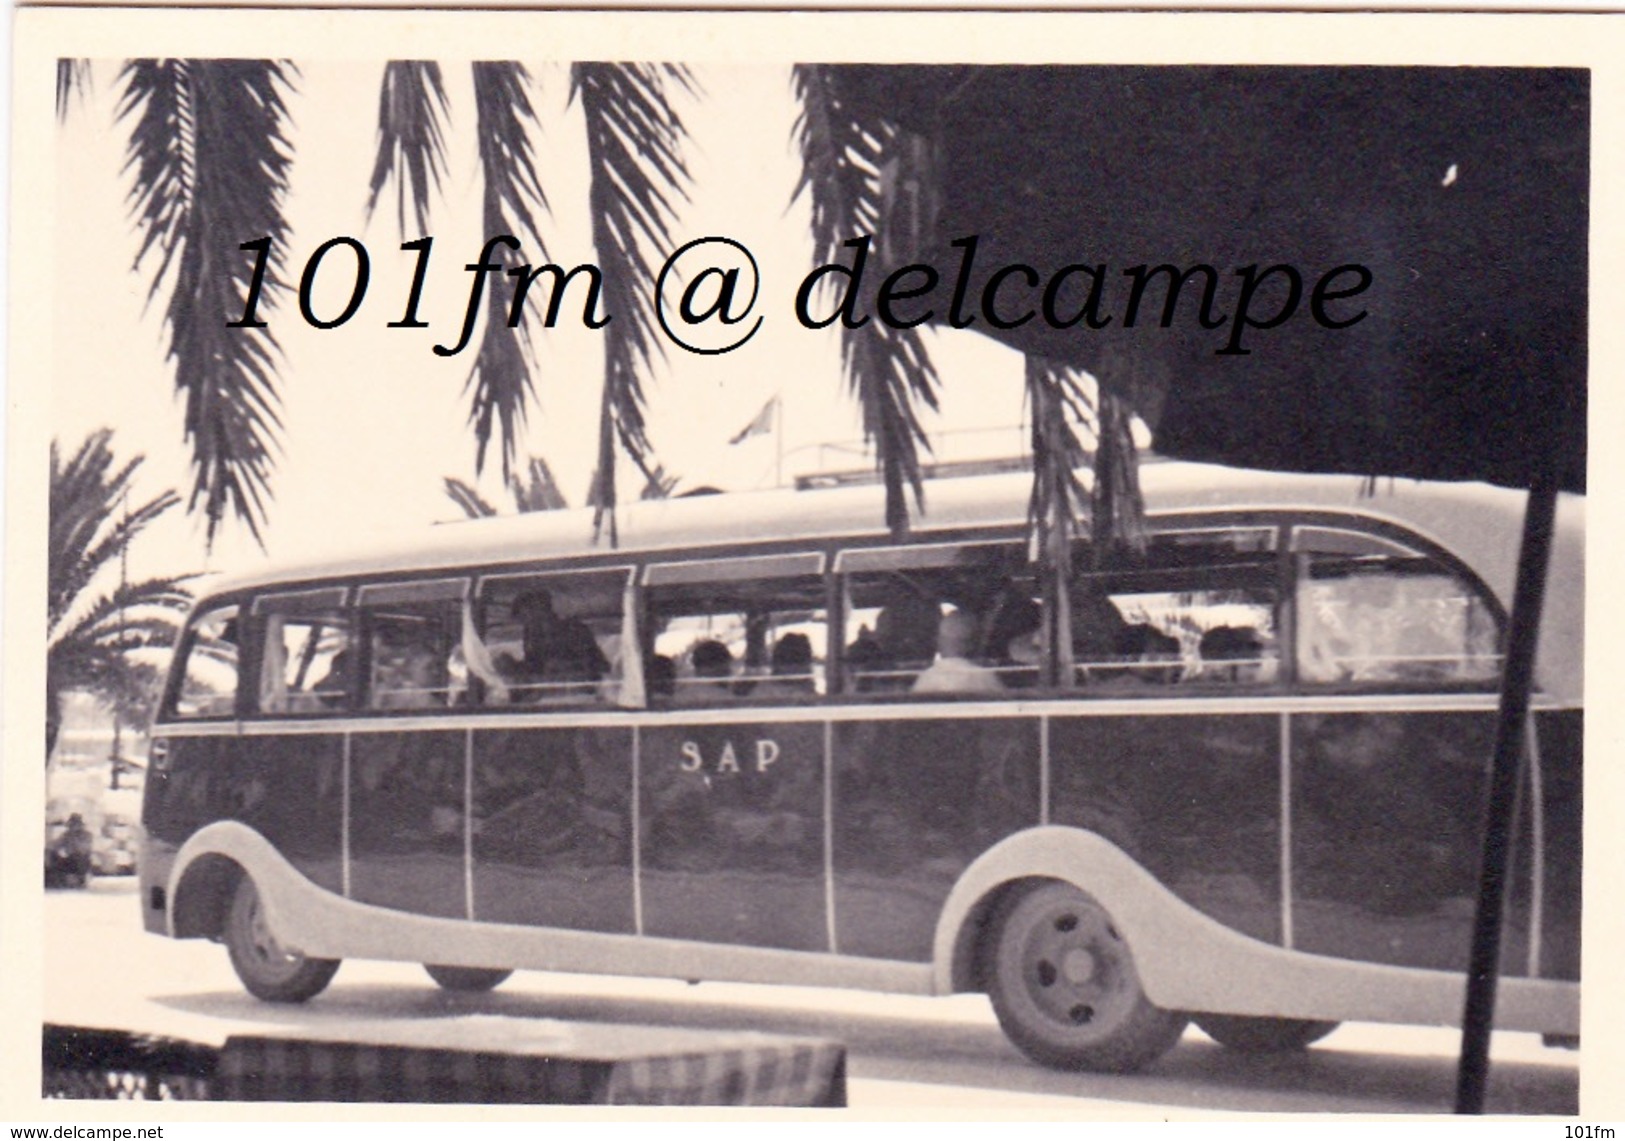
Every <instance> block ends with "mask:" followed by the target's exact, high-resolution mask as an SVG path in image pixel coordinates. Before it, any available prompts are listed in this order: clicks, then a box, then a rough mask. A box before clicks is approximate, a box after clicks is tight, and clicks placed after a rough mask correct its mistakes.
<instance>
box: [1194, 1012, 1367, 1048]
mask: <svg viewBox="0 0 1625 1141" xmlns="http://www.w3.org/2000/svg"><path fill="white" fill-rule="evenodd" d="M1195 1022H1196V1025H1197V1026H1198V1027H1199V1028H1200V1029H1201V1031H1202V1033H1204V1034H1206V1035H1207V1036H1208V1037H1209V1038H1211V1039H1213V1040H1214V1041H1215V1042H1217V1043H1218V1044H1219V1045H1221V1046H1224V1047H1227V1048H1229V1049H1231V1050H1239V1051H1240V1052H1242V1053H1244V1054H1290V1053H1292V1052H1294V1051H1296V1050H1305V1049H1308V1047H1309V1045H1310V1043H1312V1042H1319V1041H1320V1040H1321V1039H1322V1038H1324V1037H1326V1035H1328V1034H1330V1033H1331V1032H1332V1031H1333V1030H1336V1029H1337V1028H1338V1026H1339V1025H1341V1023H1337V1022H1319V1021H1316V1020H1314V1019H1309V1018H1257V1017H1252V1016H1248V1015H1243V1014H1198V1015H1196V1017H1195Z"/></svg>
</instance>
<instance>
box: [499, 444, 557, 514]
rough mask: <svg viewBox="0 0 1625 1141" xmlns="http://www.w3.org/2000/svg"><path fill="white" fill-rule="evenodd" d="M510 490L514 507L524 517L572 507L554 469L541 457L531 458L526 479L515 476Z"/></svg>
mask: <svg viewBox="0 0 1625 1141" xmlns="http://www.w3.org/2000/svg"><path fill="white" fill-rule="evenodd" d="M509 489H510V490H511V491H512V492H513V501H514V506H516V507H517V508H519V512H520V514H522V515H523V514H529V513H530V512H533V511H562V510H564V509H565V508H566V507H568V506H570V504H569V502H568V501H567V500H566V499H565V498H564V492H563V491H562V490H561V489H560V488H559V481H558V480H556V479H554V478H553V469H552V468H550V467H548V466H547V461H546V460H544V459H542V457H540V456H532V457H531V461H530V464H529V465H528V467H527V468H526V474H525V478H524V479H520V478H519V477H518V476H515V477H514V478H513V480H512V482H511V483H510V484H509Z"/></svg>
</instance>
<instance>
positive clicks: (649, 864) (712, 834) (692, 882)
mask: <svg viewBox="0 0 1625 1141" xmlns="http://www.w3.org/2000/svg"><path fill="white" fill-rule="evenodd" d="M639 761H640V769H641V785H640V788H639V797H640V808H641V816H642V819H641V821H640V836H641V840H642V846H643V851H642V866H641V871H642V876H643V929H644V933H645V934H648V935H658V936H666V937H670V938H674V939H696V940H701V941H704V942H708V943H744V944H749V945H752V946H757V947H781V948H785V949H788V950H796V951H824V950H828V949H829V934H828V931H829V925H828V921H827V919H826V916H825V906H824V727H823V725H821V724H819V723H816V722H813V723H809V722H800V723H790V724H782V723H781V724H774V723H756V724H750V723H746V724H728V725H671V726H668V725H661V726H658V727H655V728H646V729H643V730H641V731H640V742H639Z"/></svg>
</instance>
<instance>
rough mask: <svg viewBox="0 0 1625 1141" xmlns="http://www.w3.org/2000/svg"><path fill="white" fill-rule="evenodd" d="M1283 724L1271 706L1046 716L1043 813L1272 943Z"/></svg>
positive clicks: (1277, 925) (1276, 935) (1277, 907)
mask: <svg viewBox="0 0 1625 1141" xmlns="http://www.w3.org/2000/svg"><path fill="white" fill-rule="evenodd" d="M1279 741H1280V725H1279V719H1278V718H1277V717H1275V716H1271V715H1262V716H1261V715H1257V714H1220V715H1212V714H1194V713H1192V714H1177V715H1170V714H1167V713H1161V714H1150V715H1147V716H1137V715H1136V716H1112V717H1101V716H1094V717H1091V716H1088V715H1087V714H1085V715H1083V716H1077V717H1056V718H1054V719H1053V720H1052V721H1051V722H1050V790H1051V791H1050V798H1051V806H1050V822H1051V823H1053V824H1063V825H1070V826H1072V827H1075V828H1086V829H1088V830H1089V831H1091V832H1095V833H1097V834H1099V835H1100V836H1101V837H1103V838H1104V839H1107V840H1110V841H1111V842H1112V843H1113V844H1115V845H1117V846H1118V847H1119V848H1121V849H1123V851H1124V852H1126V853H1127V854H1128V855H1129V856H1131V857H1133V858H1134V859H1135V860H1136V861H1138V862H1139V864H1140V865H1141V866H1142V867H1144V868H1145V869H1146V871H1148V872H1150V873H1151V874H1152V875H1154V876H1156V877H1157V879H1159V880H1160V881H1162V883H1164V884H1165V885H1167V887H1168V889H1169V890H1170V891H1172V892H1173V893H1174V894H1175V895H1177V896H1179V898H1180V899H1182V900H1184V901H1185V902H1186V903H1188V904H1190V905H1191V906H1192V907H1194V908H1196V909H1197V910H1199V911H1201V912H1202V913H1203V914H1205V915H1208V916H1211V917H1212V918H1214V919H1216V920H1218V921H1219V922H1220V923H1223V924H1225V925H1226V926H1228V927H1232V928H1234V929H1235V930H1237V931H1239V932H1241V933H1243V934H1245V935H1250V936H1252V937H1253V938H1255V939H1262V940H1264V941H1266V942H1271V943H1279V942H1281V810H1280V805H1281V796H1280V787H1281V778H1280V761H1279V759H1278V758H1279V756H1280V744H1279Z"/></svg>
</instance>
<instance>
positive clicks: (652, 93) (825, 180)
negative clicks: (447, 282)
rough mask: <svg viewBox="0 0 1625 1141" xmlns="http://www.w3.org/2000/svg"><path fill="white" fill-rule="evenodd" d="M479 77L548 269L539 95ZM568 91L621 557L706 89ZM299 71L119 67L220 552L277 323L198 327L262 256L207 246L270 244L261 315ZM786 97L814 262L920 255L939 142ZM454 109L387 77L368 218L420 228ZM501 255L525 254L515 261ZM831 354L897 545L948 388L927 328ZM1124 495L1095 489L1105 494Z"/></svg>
mask: <svg viewBox="0 0 1625 1141" xmlns="http://www.w3.org/2000/svg"><path fill="white" fill-rule="evenodd" d="M472 72H473V85H474V112H475V121H476V137H477V147H478V154H479V161H480V169H481V172H482V177H483V188H484V191H483V204H482V214H483V218H482V221H483V224H484V231H483V232H484V233H485V234H486V235H487V236H493V235H498V234H514V235H516V236H520V237H521V238H522V239H523V240H524V241H526V242H528V243H529V244H530V245H531V248H533V249H538V250H541V251H542V252H543V254H544V256H545V244H544V243H543V242H542V239H541V236H540V234H539V232H538V225H537V216H538V214H540V213H543V212H545V211H546V210H547V209H548V204H547V199H546V195H545V192H544V188H543V184H542V178H541V173H540V171H539V170H538V169H537V165H536V159H535V153H534V150H533V148H532V145H531V142H530V133H531V131H532V130H533V128H534V126H535V120H536V115H535V111H534V107H533V105H532V103H531V95H530V92H531V89H532V87H533V80H532V78H531V76H530V73H529V72H528V70H527V69H526V68H525V67H524V66H523V65H521V64H519V63H516V62H511V61H508V62H487V63H476V64H474V65H473V67H472ZM569 77H570V100H571V102H572V103H576V104H579V106H580V109H581V115H582V120H583V122H584V125H585V134H586V143H587V151H588V161H589V164H590V172H589V173H590V177H591V182H590V189H589V204H590V212H591V227H592V239H593V245H594V248H595V250H596V255H597V265H598V266H599V268H600V269H601V271H602V275H603V277H602V280H603V290H604V293H603V304H604V308H605V310H606V311H608V312H610V313H613V314H615V315H616V318H617V319H616V320H615V321H614V322H613V323H612V324H610V325H609V326H606V328H605V330H604V333H605V340H604V345H605V354H604V385H603V395H602V398H601V405H600V416H599V430H598V459H597V465H596V468H595V471H596V473H597V474H596V476H595V483H594V487H593V489H592V492H591V494H590V495H589V501H590V502H591V503H592V504H593V505H594V507H595V509H596V512H597V516H596V518H597V521H598V525H599V527H600V528H601V527H602V526H603V525H604V524H605V523H606V522H607V524H608V530H609V536H610V541H611V542H612V543H613V542H614V541H615V538H616V532H615V518H614V508H615V504H616V501H617V488H616V483H615V475H616V467H617V464H616V459H617V457H618V456H619V455H620V454H622V453H624V454H625V455H626V456H627V457H629V458H630V459H631V460H632V462H634V463H635V464H636V465H637V466H638V468H639V469H640V470H641V472H642V474H643V476H644V478H645V480H646V481H650V482H658V480H657V479H656V473H657V472H658V465H657V464H655V462H654V458H653V455H652V448H651V445H650V441H649V439H648V435H647V431H646V426H645V421H644V404H645V399H646V386H647V381H648V379H649V375H650V372H651V369H652V366H653V364H654V359H655V357H656V356H657V355H658V354H660V352H661V348H660V346H661V343H662V342H661V340H660V338H659V337H658V336H657V335H656V334H655V327H654V314H653V312H652V298H651V286H652V283H653V273H652V269H651V254H652V253H663V252H664V251H665V250H666V249H667V248H669V245H670V241H669V238H670V232H669V228H670V225H671V223H672V221H673V218H674V216H675V215H674V203H675V201H676V200H677V199H680V198H682V197H684V196H685V190H686V185H687V181H688V171H687V167H686V165H685V162H684V159H683V155H682V149H683V144H684V141H685V138H686V131H685V128H684V125H683V122H682V119H681V118H680V117H679V115H678V114H677V112H676V111H675V110H674V108H673V102H672V97H673V96H674V95H675V94H677V93H687V94H696V93H697V91H696V86H695V84H694V81H693V79H692V77H691V75H690V74H689V72H688V70H687V69H686V68H684V67H681V66H679V65H672V64H634V63H575V64H572V65H571V66H570V69H569ZM297 78H298V73H297V70H296V69H295V68H293V66H292V65H291V64H289V63H286V62H283V61H273V60H136V61H131V62H129V63H127V64H125V65H124V69H123V72H122V81H123V91H122V97H121V101H120V116H121V118H132V119H133V123H132V128H131V135H130V142H129V161H128V164H127V165H128V166H129V167H130V168H131V170H132V171H133V182H134V192H133V195H132V198H133V201H134V203H135V216H136V223H137V225H138V227H139V228H140V230H141V231H142V246H141V255H140V260H142V261H144V260H145V259H147V258H148V256H149V255H151V254H156V255H157V258H156V261H157V264H156V268H155V269H154V271H153V272H152V276H151V286H150V289H151V293H152V294H153V295H154V296H156V295H157V294H158V293H159V292H161V291H163V290H164V289H165V288H166V287H167V289H168V305H167V308H166V317H165V322H166V327H167V328H168V330H169V334H170V336H169V356H170V357H171V358H173V359H174V360H175V364H176V384H177V387H178V388H179V389H180V390H181V391H182V392H183V393H184V394H185V396H186V409H187V418H186V435H187V439H188V440H189V441H190V442H191V444H192V448H193V462H194V471H195V478H194V485H193V488H192V493H191V497H190V503H189V507H196V506H197V505H198V504H199V503H200V502H201V503H202V505H203V507H204V510H205V512H206V514H207V518H208V534H209V537H210V539H211V540H212V538H213V535H214V533H215V531H216V529H217V528H218V526H219V525H220V523H221V521H222V520H223V518H224V517H225V516H226V515H227V514H228V513H230V514H232V515H234V516H236V517H238V518H240V519H242V520H244V521H245V522H246V523H247V524H248V526H249V527H250V529H251V530H252V531H253V532H254V533H255V534H256V535H257V534H258V528H259V525H260V523H261V521H262V520H263V518H264V505H265V499H266V497H267V495H268V494H269V475H270V469H271V457H272V454H273V452H274V448H275V436H276V432H277V430H278V428H279V422H278V419H277V393H276V383H275V382H276V377H275V373H274V365H275V359H276V353H277V348H276V343H275V341H274V339H273V338H272V336H271V334H270V332H269V330H268V329H267V328H265V327H253V328H230V329H228V328H225V327H224V323H223V322H221V321H219V320H213V319H211V320H200V319H199V318H200V316H201V315H205V314H207V315H218V314H221V313H237V312H241V311H242V307H243V304H244V301H245V299H246V297H247V294H248V290H249V288H250V284H251V275H252V272H253V264H254V263H253V259H251V258H248V257H246V256H244V255H243V254H242V252H241V251H240V250H228V251H221V250H220V249H218V248H217V245H216V244H211V241H210V240H209V239H210V238H211V236H212V239H213V243H218V242H219V241H220V240H222V236H234V235H241V234H264V235H269V236H270V237H271V239H272V241H271V244H270V251H271V256H270V257H268V258H267V259H266V261H267V264H266V265H265V267H264V277H263V281H262V282H261V292H262V295H263V296H264V297H265V298H266V299H267V301H268V302H272V303H274V301H275V299H276V297H277V296H278V295H279V294H284V293H286V291H287V288H288V285H287V281H286V278H285V266H284V264H283V262H282V260H281V257H280V254H281V251H282V249H283V243H282V241H281V240H280V239H281V238H282V237H283V235H284V234H285V232H286V229H287V227H286V223H285V221H284V220H283V217H282V205H283V200H284V198H285V195H286V193H287V189H288V167H289V162H290V153H289V148H288V143H287V134H288V125H289V124H288V110H287V105H286V102H285V98H284V96H285V94H286V93H287V92H288V91H289V90H290V89H291V88H292V86H293V85H294V84H295V82H296V81H297ZM87 82H88V74H87V73H86V72H84V71H83V70H82V68H81V66H80V65H79V64H78V63H76V62H75V61H63V64H62V65H61V66H59V70H58V81H57V90H58V105H59V109H60V108H63V107H65V106H66V104H67V102H68V101H69V100H70V98H71V95H72V93H73V91H75V90H77V89H81V88H82V87H83V85H84V84H86V83H87ZM792 87H793V90H794V92H795V94H796V96H797V98H798V100H799V103H800V107H801V112H800V116H799V118H798V120H797V123H796V127H795V134H796V138H797V142H798V145H799V149H800V151H801V156H802V161H803V175H802V178H801V180H800V183H799V184H798V186H797V187H796V189H795V192H794V195H795V196H796V197H799V196H800V195H801V194H803V193H805V194H806V195H807V196H808V198H809V200H810V203H811V207H812V225H811V229H812V239H813V243H812V244H813V250H812V253H813V263H814V264H822V263H825V262H828V261H832V260H835V258H836V256H837V255H838V254H839V253H840V251H841V248H842V243H843V242H844V241H845V240H846V239H847V238H848V237H850V236H851V235H853V234H878V235H879V239H880V241H879V246H880V249H879V253H880V254H881V256H882V257H888V256H890V257H896V256H898V255H897V251H898V250H907V249H910V248H912V249H918V248H920V247H921V245H922V244H923V243H924V240H925V237H926V234H925V231H927V230H928V229H929V227H930V225H931V223H932V222H933V221H934V218H933V212H932V210H931V202H932V194H933V192H934V188H935V187H936V185H937V178H936V173H937V172H936V171H935V169H934V166H933V164H934V162H935V153H934V149H933V148H932V146H931V144H930V142H929V140H925V139H922V138H920V137H919V136H916V135H911V134H909V133H908V132H905V131H902V130H900V129H899V128H897V127H896V126H895V125H894V124H891V123H890V122H888V121H886V120H884V119H883V118H879V117H876V116H866V115H861V114H859V113H858V112H857V111H856V110H855V109H854V107H853V106H852V105H851V104H850V103H849V102H847V101H845V100H843V99H842V97H841V83H840V69H839V68H838V67H832V66H826V65H801V66H797V67H796V68H795V69H794V71H793V73H792ZM447 114H448V105H447V97H446V92H445V86H444V82H443V76H442V73H441V69H440V66H439V65H438V64H436V63H433V62H429V61H411V60H406V61H394V62H391V63H389V64H388V65H387V66H386V68H385V71H384V78H383V84H382V88H381V92H380V99H379V114H378V136H377V137H378V149H377V159H376V162H375V164H374V168H373V173H372V178H371V185H370V192H369V196H368V202H367V209H368V211H369V213H370V212H371V211H372V210H373V209H374V208H375V207H376V206H377V204H378V202H379V200H380V199H381V197H382V196H383V195H384V193H385V191H386V190H388V189H390V186H391V183H393V189H394V192H395V198H396V214H397V218H398V222H399V225H400V227H401V230H402V233H403V235H404V234H405V232H406V229H407V215H408V209H409V208H410V213H411V218H412V221H413V222H414V224H415V226H416V228H417V230H418V231H419V232H420V233H421V232H424V231H425V230H426V229H427V223H428V216H429V206H430V200H431V198H432V197H433V195H434V194H435V193H436V192H437V191H438V189H439V186H440V182H441V178H442V176H443V174H444V172H445V170H446V162H447V156H446V145H445V139H446V131H445V125H446V121H447ZM498 256H499V257H503V256H506V257H509V258H516V257H517V255H516V253H514V252H510V251H498ZM138 264H139V263H138ZM485 304H486V320H485V325H484V331H483V333H482V334H481V342H480V345H479V349H478V351H477V353H476V357H475V361H474V364H473V366H472V368H471V371H470V374H469V379H468V384H467V391H468V393H469V395H470V410H469V422H470V425H471V426H472V428H473V429H474V436H475V470H476V473H478V472H479V471H481V470H483V465H484V461H485V456H486V451H487V448H488V446H489V445H490V443H491V440H492V437H493V436H496V437H498V439H499V452H500V455H501V463H502V473H503V478H504V481H505V482H506V481H508V480H509V479H510V478H511V476H512V472H513V465H514V462H515V457H516V451H517V447H518V437H519V434H520V431H521V429H522V427H523V424H524V421H525V417H526V413H527V409H528V408H529V407H530V405H531V402H532V400H533V398H534V395H535V387H536V376H535V365H534V354H533V353H532V351H531V349H532V346H531V345H530V343H529V340H528V336H529V334H528V330H527V326H526V325H525V324H524V323H523V322H520V323H518V324H517V325H510V324H509V320H510V314H509V313H508V311H507V301H506V298H504V297H502V296H501V294H500V292H499V291H498V290H495V289H493V290H489V291H487V294H486V298H485ZM842 361H843V370H844V372H845V375H846V379H847V383H848V386H849V387H850V389H851V391H852V393H853V395H854V396H855V398H856V399H857V401H858V403H859V405H860V406H861V408H862V413H863V425H864V432H865V436H866V437H867V439H869V440H870V441H872V442H873V444H874V447H875V454H876V463H877V466H878V468H879V469H880V471H881V473H882V476H883V480H884V483H885V487H886V508H885V512H886V522H887V525H888V527H889V528H890V529H891V531H892V532H893V533H894V534H896V535H899V536H901V535H902V534H904V533H905V532H906V531H907V528H908V522H909V507H908V502H907V492H908V490H909V489H912V491H913V495H914V499H915V501H916V503H917V504H918V505H920V506H923V502H924V487H923V481H922V476H921V468H920V462H919V449H920V448H921V447H926V448H929V441H928V440H927V437H926V433H925V431H924V429H923V427H922V425H921V422H920V419H919V411H918V410H919V407H920V405H922V404H923V405H925V406H927V407H935V406H936V391H937V389H938V387H939V383H940V382H939V378H938V376H937V373H936V370H935V368H934V367H933V365H932V363H931V360H930V356H929V354H928V351H927V347H926V342H925V340H924V338H923V337H922V336H921V335H920V333H919V331H918V330H915V329H902V330H899V329H891V328H888V327H886V326H884V325H882V324H881V323H880V322H878V321H870V322H868V323H867V324H865V325H863V326H861V327H860V328H858V329H843V332H842ZM1033 407H1034V409H1035V412H1039V411H1040V410H1042V409H1050V408H1062V407H1065V402H1064V401H1060V402H1057V401H1044V402H1040V401H1038V400H1036V399H1035V400H1034V401H1033ZM1042 414H1044V415H1047V414H1048V413H1047V412H1043V413H1042ZM1050 454H1053V455H1057V456H1059V455H1061V454H1062V453H1059V452H1053V451H1052V452H1049V453H1046V455H1050ZM1115 486H1116V482H1115V481H1113V482H1106V483H1102V482H1101V481H1097V484H1096V487H1097V491H1098V489H1101V488H1106V489H1108V490H1109V489H1111V488H1113V487H1115Z"/></svg>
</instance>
